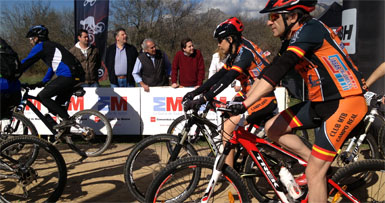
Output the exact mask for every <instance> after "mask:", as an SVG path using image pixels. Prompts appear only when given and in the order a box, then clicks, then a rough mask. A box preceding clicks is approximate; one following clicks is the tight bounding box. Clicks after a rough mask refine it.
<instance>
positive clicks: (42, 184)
mask: <svg viewBox="0 0 385 203" xmlns="http://www.w3.org/2000/svg"><path fill="white" fill-rule="evenodd" d="M20 143H21V144H23V145H24V147H23V149H22V150H20V151H18V153H17V154H11V155H9V154H6V153H3V152H4V151H6V150H7V148H9V147H13V145H15V144H20ZM29 148H34V149H38V153H37V157H36V158H35V159H34V160H33V161H31V158H29V156H31V155H30V150H28V149H29ZM0 157H1V161H2V162H3V163H6V164H7V165H8V166H10V168H11V169H12V170H11V169H10V168H6V167H0V177H1V178H0V179H1V181H0V188H2V191H1V195H2V196H3V197H4V198H5V199H7V200H8V201H23V202H43V201H44V202H55V201H57V200H58V199H59V197H60V196H61V194H62V193H63V191H64V187H65V185H66V182H67V167H66V163H65V161H64V159H63V157H62V155H61V154H60V152H59V151H58V150H57V149H56V148H55V147H54V146H53V145H52V144H50V143H48V142H47V141H45V140H42V139H39V138H37V137H32V136H17V137H13V138H10V139H8V140H6V141H4V142H3V143H1V144H0ZM1 165H2V164H0V166H1ZM3 166H4V165H3ZM12 177H14V178H12ZM21 185H24V186H26V188H25V189H26V190H27V192H28V193H25V192H24V190H23V188H22V187H21ZM22 195H24V196H22Z"/></svg>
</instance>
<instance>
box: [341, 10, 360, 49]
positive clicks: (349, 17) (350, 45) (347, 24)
mask: <svg viewBox="0 0 385 203" xmlns="http://www.w3.org/2000/svg"><path fill="white" fill-rule="evenodd" d="M356 30H357V9H355V8H352V9H347V10H344V11H342V42H343V44H344V46H345V48H346V50H347V51H348V53H349V54H355V53H356V35H357V31H356Z"/></svg>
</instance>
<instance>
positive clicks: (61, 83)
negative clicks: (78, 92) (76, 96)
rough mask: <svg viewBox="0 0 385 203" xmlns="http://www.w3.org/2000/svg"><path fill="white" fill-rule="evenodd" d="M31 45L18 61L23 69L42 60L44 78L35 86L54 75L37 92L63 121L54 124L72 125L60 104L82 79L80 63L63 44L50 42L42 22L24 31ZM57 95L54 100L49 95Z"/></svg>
mask: <svg viewBox="0 0 385 203" xmlns="http://www.w3.org/2000/svg"><path fill="white" fill-rule="evenodd" d="M26 38H29V41H30V43H31V44H32V46H33V48H32V50H31V52H30V53H29V54H28V56H27V57H26V58H25V59H23V60H22V61H21V64H22V70H23V71H25V70H26V69H28V68H29V67H31V66H32V65H33V64H34V63H36V62H37V61H39V60H40V59H42V60H43V61H44V63H45V64H46V65H47V66H48V71H47V73H46V75H45V76H44V78H43V80H42V81H41V82H39V83H38V84H36V86H44V85H45V84H47V83H48V81H50V80H51V78H52V77H53V75H54V74H56V76H57V77H56V78H55V79H53V80H52V81H51V82H50V83H48V84H47V85H46V86H45V87H44V89H43V90H41V91H40V92H39V94H38V95H37V96H38V97H39V99H40V100H41V102H42V103H43V104H44V106H46V107H47V108H48V110H49V111H50V112H52V113H53V114H55V115H56V114H58V115H59V116H60V117H61V118H62V119H63V122H61V123H60V124H58V125H56V126H54V128H61V127H65V126H68V125H71V122H70V121H69V115H68V112H67V109H65V108H63V107H62V105H63V104H64V103H65V102H66V101H68V100H69V98H70V97H71V95H72V91H73V88H74V86H75V85H77V84H79V83H80V82H83V81H84V71H83V68H82V67H81V64H80V62H79V61H78V60H77V59H76V58H75V57H74V56H73V55H72V54H71V53H70V52H69V51H68V50H67V49H65V48H64V47H63V46H62V45H60V44H58V43H56V42H52V41H50V40H49V38H48V29H47V28H46V27H44V25H36V26H33V27H32V28H31V29H30V30H29V31H28V33H27V35H26ZM54 96H56V99H55V100H52V99H51V98H52V97H54Z"/></svg>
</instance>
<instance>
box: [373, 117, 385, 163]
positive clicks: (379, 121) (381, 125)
mask: <svg viewBox="0 0 385 203" xmlns="http://www.w3.org/2000/svg"><path fill="white" fill-rule="evenodd" d="M373 125H374V126H375V127H376V129H371V130H373V131H372V133H373V135H375V134H376V133H377V135H378V137H377V140H378V142H377V144H378V147H379V150H380V155H381V154H382V158H385V118H384V117H382V116H376V118H375V121H374V123H373Z"/></svg>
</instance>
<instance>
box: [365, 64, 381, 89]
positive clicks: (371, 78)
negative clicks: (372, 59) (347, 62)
mask: <svg viewBox="0 0 385 203" xmlns="http://www.w3.org/2000/svg"><path fill="white" fill-rule="evenodd" d="M384 75H385V62H384V63H382V64H381V65H380V66H378V67H377V69H376V70H375V71H374V72H373V73H372V74H371V75H370V76H369V78H368V80H367V81H366V85H367V86H368V87H370V85H372V84H373V83H374V82H375V81H376V80H378V79H379V78H381V77H382V76H384Z"/></svg>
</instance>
